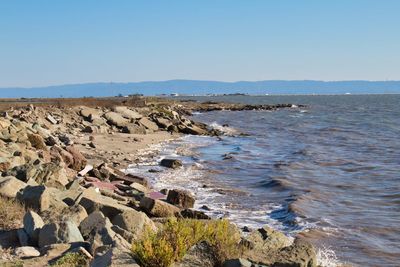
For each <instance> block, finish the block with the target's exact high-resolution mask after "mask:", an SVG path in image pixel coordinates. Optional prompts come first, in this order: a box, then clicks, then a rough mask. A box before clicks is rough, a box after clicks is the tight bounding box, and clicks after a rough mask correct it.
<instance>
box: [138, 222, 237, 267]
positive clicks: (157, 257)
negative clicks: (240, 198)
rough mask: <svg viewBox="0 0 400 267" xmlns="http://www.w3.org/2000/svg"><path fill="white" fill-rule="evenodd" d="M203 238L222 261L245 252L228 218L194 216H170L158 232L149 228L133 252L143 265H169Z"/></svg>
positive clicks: (150, 266) (161, 266)
mask: <svg viewBox="0 0 400 267" xmlns="http://www.w3.org/2000/svg"><path fill="white" fill-rule="evenodd" d="M200 241H207V242H208V243H209V244H210V245H211V246H212V247H213V248H214V251H215V253H216V256H217V259H218V261H219V264H222V262H223V261H225V259H229V258H233V257H239V256H240V255H241V253H242V247H241V246H240V245H239V241H240V234H239V232H238V231H237V230H236V228H235V227H234V226H233V225H231V224H230V223H229V222H228V221H227V220H212V221H200V220H191V219H179V220H177V219H170V220H168V221H167V222H166V223H165V225H164V226H163V227H162V229H160V230H159V231H158V232H152V231H149V230H146V231H145V234H144V235H143V238H142V239H141V240H139V241H137V242H135V243H133V245H132V252H133V254H134V256H135V257H136V259H137V260H138V261H139V262H140V264H141V265H142V266H143V267H156V266H157V267H168V266H170V265H171V264H172V263H173V262H176V261H179V260H180V259H182V257H183V256H184V255H185V254H186V252H187V251H188V250H189V248H190V247H192V246H193V245H195V244H196V243H198V242H200Z"/></svg>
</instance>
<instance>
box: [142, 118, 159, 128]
mask: <svg viewBox="0 0 400 267" xmlns="http://www.w3.org/2000/svg"><path fill="white" fill-rule="evenodd" d="M139 124H141V125H143V126H144V127H146V128H147V129H149V130H151V131H157V130H158V126H157V124H156V123H155V122H152V121H151V120H149V119H148V118H145V117H143V118H141V119H140V120H139Z"/></svg>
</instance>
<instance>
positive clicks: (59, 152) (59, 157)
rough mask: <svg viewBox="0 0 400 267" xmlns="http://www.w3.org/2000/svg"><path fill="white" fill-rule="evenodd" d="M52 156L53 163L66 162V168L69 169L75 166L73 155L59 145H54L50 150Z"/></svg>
mask: <svg viewBox="0 0 400 267" xmlns="http://www.w3.org/2000/svg"><path fill="white" fill-rule="evenodd" d="M50 156H51V158H52V162H56V163H60V162H64V163H65V166H67V167H72V165H73V164H74V157H73V156H72V154H71V153H69V152H68V151H66V150H64V149H62V148H61V147H59V146H57V145H54V146H52V147H51V148H50Z"/></svg>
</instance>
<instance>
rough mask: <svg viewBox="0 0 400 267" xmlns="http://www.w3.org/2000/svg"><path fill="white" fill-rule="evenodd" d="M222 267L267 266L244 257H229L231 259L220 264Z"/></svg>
mask: <svg viewBox="0 0 400 267" xmlns="http://www.w3.org/2000/svg"><path fill="white" fill-rule="evenodd" d="M222 267H267V266H265V265H259V264H254V263H251V262H250V261H248V260H246V259H231V260H226V261H225V262H224V263H223V264H222Z"/></svg>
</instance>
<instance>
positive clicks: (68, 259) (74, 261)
mask: <svg viewBox="0 0 400 267" xmlns="http://www.w3.org/2000/svg"><path fill="white" fill-rule="evenodd" d="M51 266H57V267H85V266H89V261H88V259H87V258H86V257H85V256H84V255H82V254H81V253H78V252H70V253H66V254H65V255H63V256H62V257H61V258H59V259H58V260H57V261H56V262H55V263H53V264H51Z"/></svg>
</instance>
